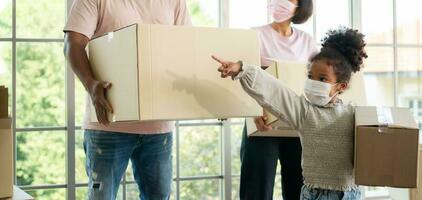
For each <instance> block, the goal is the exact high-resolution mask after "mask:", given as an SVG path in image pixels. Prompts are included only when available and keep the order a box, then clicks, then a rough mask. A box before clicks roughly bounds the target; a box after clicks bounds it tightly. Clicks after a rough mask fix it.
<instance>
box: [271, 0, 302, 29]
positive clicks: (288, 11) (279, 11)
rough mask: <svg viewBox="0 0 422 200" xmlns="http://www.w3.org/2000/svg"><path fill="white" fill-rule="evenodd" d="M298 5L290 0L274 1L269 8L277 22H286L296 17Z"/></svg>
mask: <svg viewBox="0 0 422 200" xmlns="http://www.w3.org/2000/svg"><path fill="white" fill-rule="evenodd" d="M296 7H297V6H296V5H295V4H294V3H292V2H290V1H288V0H272V1H271V3H270V5H269V6H268V9H269V12H270V13H271V14H272V16H273V19H274V21H275V22H277V23H280V22H284V21H286V20H288V19H290V18H292V17H293V16H294V12H295V10H296Z"/></svg>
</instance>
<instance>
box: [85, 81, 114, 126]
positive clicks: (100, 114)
mask: <svg viewBox="0 0 422 200" xmlns="http://www.w3.org/2000/svg"><path fill="white" fill-rule="evenodd" d="M110 87H111V83H108V82H103V81H94V82H93V83H92V84H91V86H90V88H89V91H88V92H89V95H90V96H91V100H92V104H93V105H94V107H95V112H96V114H97V119H98V122H99V123H100V124H103V125H108V124H109V123H110V121H109V119H108V112H110V113H113V108H112V107H111V105H110V102H108V100H107V99H106V96H105V94H106V92H107V90H108V89H110Z"/></svg>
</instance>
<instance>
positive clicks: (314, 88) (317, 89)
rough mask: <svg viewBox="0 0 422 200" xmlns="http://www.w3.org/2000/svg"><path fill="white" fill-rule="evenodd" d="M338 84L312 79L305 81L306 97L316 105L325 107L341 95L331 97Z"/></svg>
mask: <svg viewBox="0 0 422 200" xmlns="http://www.w3.org/2000/svg"><path fill="white" fill-rule="evenodd" d="M336 85H337V84H334V85H332V84H330V83H325V82H321V81H315V80H312V79H306V81H305V96H306V98H307V99H308V100H309V101H310V102H311V103H312V104H314V105H317V106H325V105H327V104H328V103H330V101H331V100H332V99H333V98H334V97H335V96H336V95H337V94H338V93H339V92H336V93H334V95H333V96H330V92H331V88H332V87H334V86H336Z"/></svg>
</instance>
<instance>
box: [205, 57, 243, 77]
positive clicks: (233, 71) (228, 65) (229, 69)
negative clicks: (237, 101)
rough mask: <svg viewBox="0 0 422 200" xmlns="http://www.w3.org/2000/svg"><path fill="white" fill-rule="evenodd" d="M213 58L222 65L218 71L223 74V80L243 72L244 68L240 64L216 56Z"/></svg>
mask: <svg viewBox="0 0 422 200" xmlns="http://www.w3.org/2000/svg"><path fill="white" fill-rule="evenodd" d="M211 57H212V59H214V60H215V61H217V62H218V63H220V64H221V66H220V67H219V68H218V71H219V72H221V78H226V77H228V76H231V77H232V78H233V77H235V76H236V75H237V74H239V72H240V71H241V70H242V66H241V64H240V63H239V62H237V63H234V62H230V61H224V60H222V59H220V58H218V57H216V56H211Z"/></svg>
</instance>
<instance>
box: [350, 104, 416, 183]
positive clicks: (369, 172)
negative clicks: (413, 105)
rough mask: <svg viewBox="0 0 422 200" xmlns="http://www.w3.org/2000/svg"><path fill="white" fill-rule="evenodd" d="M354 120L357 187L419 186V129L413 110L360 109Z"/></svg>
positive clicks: (388, 108) (357, 109) (358, 108)
mask: <svg viewBox="0 0 422 200" xmlns="http://www.w3.org/2000/svg"><path fill="white" fill-rule="evenodd" d="M355 120H356V122H355V123H356V127H355V163H354V164H355V181H356V184H358V185H367V186H389V187H401V188H415V187H417V177H418V152H419V151H418V145H419V129H418V126H417V124H416V121H415V119H414V118H413V115H412V113H411V112H410V110H409V109H407V108H390V107H357V108H356V113H355Z"/></svg>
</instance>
